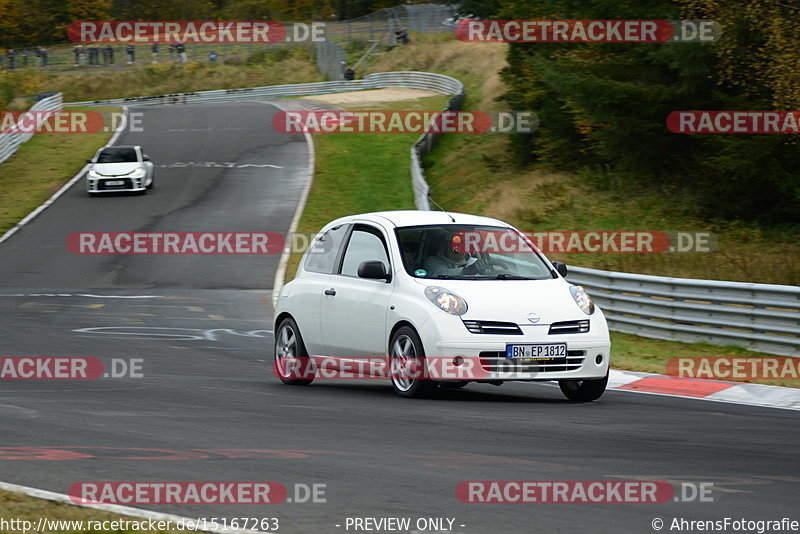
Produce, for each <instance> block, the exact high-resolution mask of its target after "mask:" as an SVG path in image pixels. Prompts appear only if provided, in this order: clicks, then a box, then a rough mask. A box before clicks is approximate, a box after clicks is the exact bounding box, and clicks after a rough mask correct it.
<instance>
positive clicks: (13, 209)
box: [0, 107, 121, 234]
mask: <svg viewBox="0 0 800 534" xmlns="http://www.w3.org/2000/svg"><path fill="white" fill-rule="evenodd" d="M65 109H67V110H75V111H77V110H93V111H99V112H100V113H101V114H103V116H104V118H105V124H109V116H110V114H111V113H120V112H121V109H120V108H116V107H108V108H87V107H76V108H65ZM111 135H112V132H99V133H87V134H56V133H38V134H35V135H34V136H33V137H32V138H31V139H30V140H29V141H28V142H27V143H23V144H22V145H21V146H20V147H19V150H17V152H16V153H15V154H14V155H13V156H11V157H10V158H9V159H7V160H6V161H5V162H3V163H2V164H0V234H1V233H3V232H5V231H6V230H8V229H10V228H11V227H12V226H14V224H16V223H17V222H19V221H20V220H21V219H22V218H24V217H25V216H26V215H27V214H28V213H30V212H31V211H33V210H34V209H36V208H37V207H38V206H39V205H40V204H41V203H42V202H44V201H45V200H47V199H48V198H49V197H50V196H51V195H52V194H53V193H55V192H56V191H58V189H59V188H61V186H62V185H64V184H65V183H66V182H67V181H68V180H69V179H70V178H72V177H73V176H74V175H75V173H77V172H78V171H79V170H80V169H81V167H83V166H84V164H85V163H86V160H87V159H88V158H90V157H92V156H93V155H94V153H95V152H96V151H97V149H98V148H100V147H101V146H103V145H105V144H106V142H107V141H108V140H109V139H110V138H111Z"/></svg>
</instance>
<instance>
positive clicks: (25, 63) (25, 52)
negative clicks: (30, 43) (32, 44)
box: [22, 48, 28, 67]
mask: <svg viewBox="0 0 800 534" xmlns="http://www.w3.org/2000/svg"><path fill="white" fill-rule="evenodd" d="M22 66H23V67H27V66H28V49H27V48H23V49H22Z"/></svg>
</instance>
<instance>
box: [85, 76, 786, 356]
mask: <svg viewBox="0 0 800 534" xmlns="http://www.w3.org/2000/svg"><path fill="white" fill-rule="evenodd" d="M383 87H410V88H415V89H427V90H431V91H437V92H440V93H443V94H446V95H450V96H451V98H450V99H449V100H448V103H447V109H448V110H457V109H460V107H461V105H462V103H463V101H464V97H465V92H464V86H463V84H462V83H461V82H460V81H458V80H456V79H454V78H451V77H448V76H444V75H440V74H433V73H426V72H382V73H374V74H370V75H368V76H365V77H364V78H363V79H361V80H354V81H330V82H318V83H310V84H294V85H282V86H268V87H254V88H247V89H228V90H219V91H202V92H196V93H182V94H173V95H159V96H156V97H138V98H132V99H131V98H128V99H115V100H102V101H95V102H80V103H77V104H82V105H107V104H128V105H131V104H142V105H147V104H163V103H195V102H224V101H235V100H242V99H250V100H252V99H260V98H282V97H292V96H310V95H317V94H324V93H335V92H342V91H353V90H360V89H378V88H383ZM70 105H74V104H70ZM438 136H439V134H436V133H433V132H428V133H425V134H423V135H421V136H420V138H419V139H418V140H417V141H416V142H415V143H414V145H413V147H412V148H411V179H412V187H413V190H414V198H415V204H416V207H417V209H421V210H429V209H430V205H429V200H428V192H429V187H428V183H427V181H426V179H425V172H424V169H423V165H422V158H423V157H424V156H425V155H426V154H428V153H429V152H430V151H431V149H432V148H433V146H434V144H435V143H436V140H437V138H438ZM569 270H570V272H569V276H568V280H569V281H570V282H572V283H575V284H580V285H582V286H584V287H586V288H587V289H588V290H589V292H590V293H591V294H592V297H593V298H594V299H595V300H596V301H597V303H598V305H599V306H600V307H602V308H603V310H604V312H605V314H606V317H607V318H608V321H609V326H610V327H611V328H612V329H613V330H616V331H621V332H628V333H633V334H638V335H642V336H646V337H652V338H659V339H668V340H678V341H687V342H695V341H705V342H709V343H715V344H725V345H738V346H742V347H746V348H748V349H751V350H756V351H762V352H767V353H772V354H780V355H788V356H800V287H795V286H780V285H769V284H752V283H741V282H724V281H713V280H695V279H685V278H671V277H662V276H649V275H641V274H629V273H618V272H610V271H602V270H597V269H587V268H583V267H570V268H569Z"/></svg>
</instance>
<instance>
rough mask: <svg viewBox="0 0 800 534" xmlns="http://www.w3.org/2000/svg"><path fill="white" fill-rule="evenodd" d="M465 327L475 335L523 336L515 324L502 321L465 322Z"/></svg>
mask: <svg viewBox="0 0 800 534" xmlns="http://www.w3.org/2000/svg"><path fill="white" fill-rule="evenodd" d="M464 326H466V327H467V330H469V331H470V332H472V333H473V334H501V335H509V336H521V335H522V330H520V329H519V326H517V325H516V324H514V323H503V322H500V321H464Z"/></svg>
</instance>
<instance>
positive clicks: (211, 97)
mask: <svg viewBox="0 0 800 534" xmlns="http://www.w3.org/2000/svg"><path fill="white" fill-rule="evenodd" d="M385 87H408V88H412V89H425V90H429V91H437V92H440V93H444V94H448V95H457V94H459V92H461V93H463V85H462V84H461V82H459V81H458V80H455V79H453V78H450V77H449V76H444V75H442V74H434V73H431V72H416V71H399V72H376V73H373V74H368V75H367V76H364V77H363V78H362V79H360V80H352V81H347V80H338V81H330V82H314V83H297V84H289V85H267V86H264V87H247V88H242V89H217V90H213V91H196V92H191V93H171V94H166V95H154V96H137V97H128V98H110V99H105V100H90V101H85V102H70V103H68V104H65V105H66V106H107V105H156V104H196V103H209V102H230V101H235V100H259V99H271V98H290V97H298V96H299V97H302V96H313V95H322V94H329V93H341V92H345V91H359V90H363V89H382V88H385Z"/></svg>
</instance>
